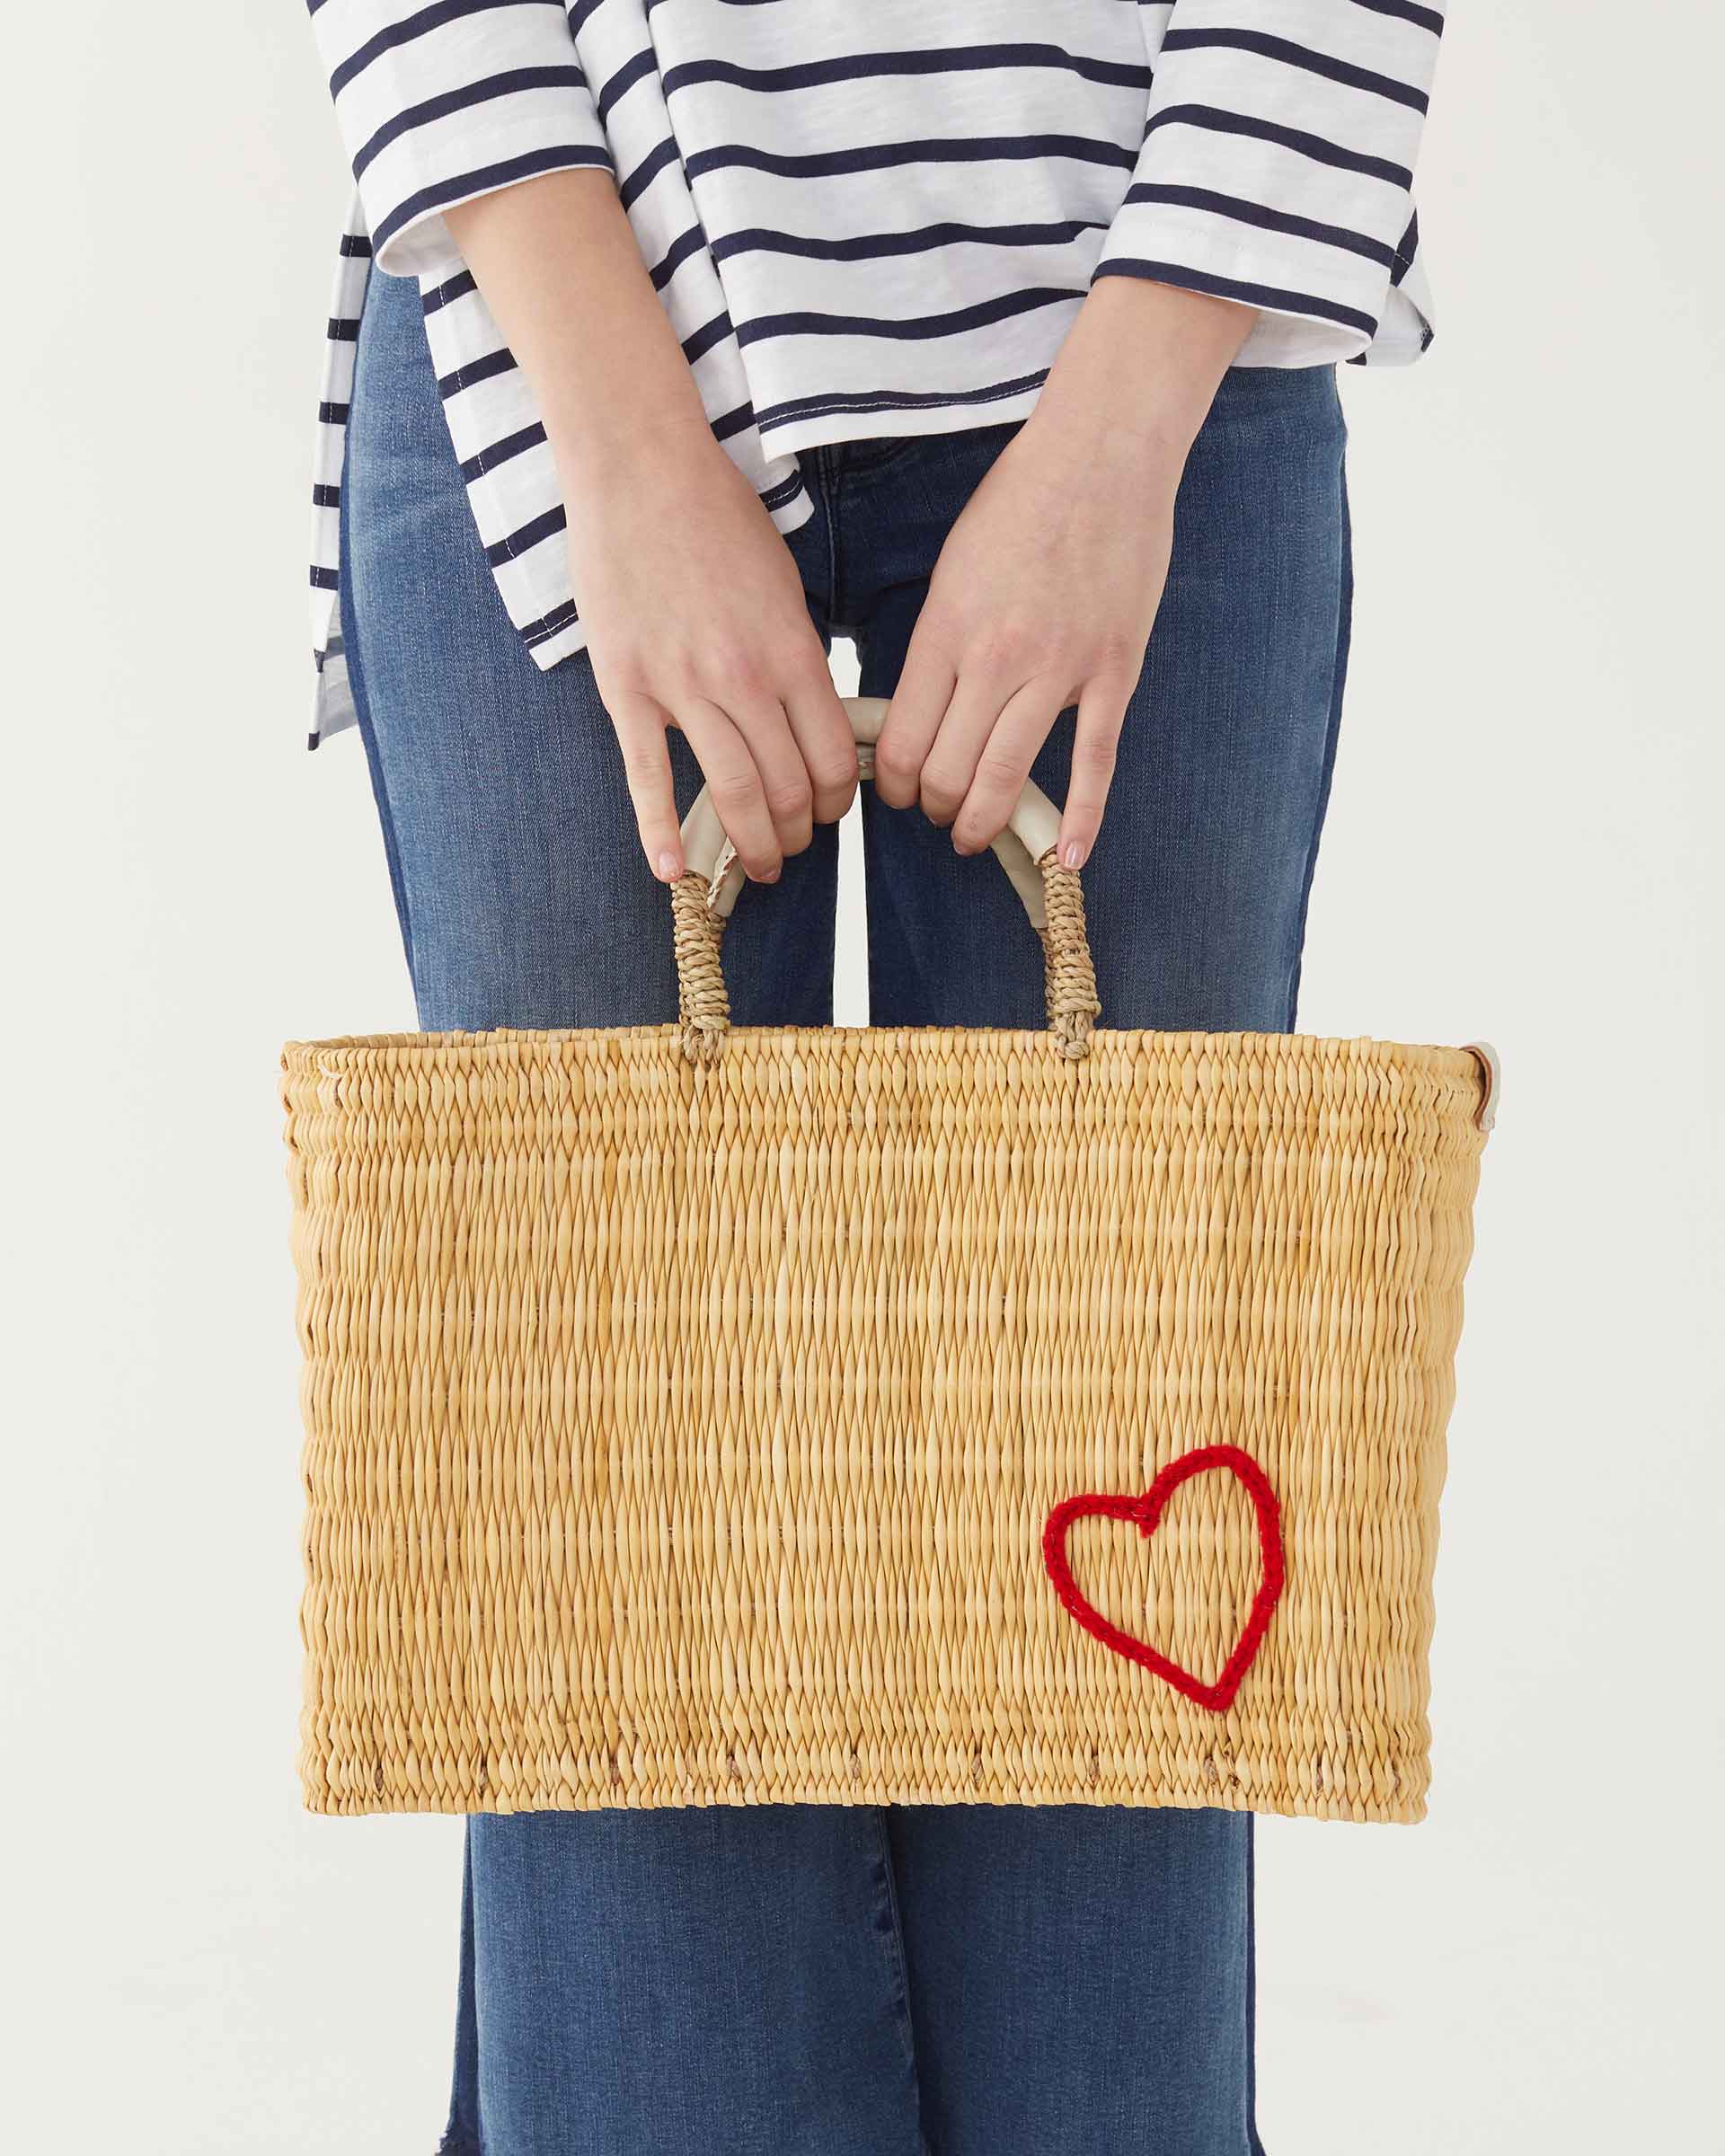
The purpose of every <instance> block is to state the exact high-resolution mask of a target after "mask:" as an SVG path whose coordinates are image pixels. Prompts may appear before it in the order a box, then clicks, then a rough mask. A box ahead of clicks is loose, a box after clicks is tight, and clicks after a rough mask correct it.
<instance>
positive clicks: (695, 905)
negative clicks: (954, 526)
mask: <svg viewBox="0 0 1725 2156" xmlns="http://www.w3.org/2000/svg"><path fill="white" fill-rule="evenodd" d="M845 712H846V714H847V716H848V717H849V719H850V721H851V728H852V731H853V732H854V735H855V737H856V746H857V765H858V769H859V771H860V773H861V774H862V777H863V778H865V779H869V778H872V777H873V775H874V745H875V743H876V742H877V741H878V740H879V739H880V729H881V728H882V726H883V725H884V724H885V722H886V716H887V704H886V702H885V700H884V698H881V697H879V696H852V697H847V698H846V699H845ZM1059 835H1060V813H1059V811H1058V809H1057V808H1056V807H1055V805H1054V803H1053V802H1052V801H1051V800H1049V799H1048V795H1047V794H1045V793H1044V792H1043V791H1042V789H1041V788H1040V787H1039V786H1038V785H1036V784H1035V783H1034V782H1031V781H1029V780H1027V781H1026V782H1025V785H1024V791H1023V792H1022V793H1021V794H1020V796H1019V798H1018V802H1017V805H1016V806H1015V807H1014V808H1013V813H1012V816H1011V817H1010V819H1009V820H1008V822H1007V825H1006V828H1005V829H1004V831H1003V832H1002V833H1001V834H1000V835H999V837H998V838H996V839H995V841H994V847H993V850H994V853H995V857H996V858H997V859H998V860H999V862H1000V863H1001V866H1002V867H1003V868H1004V870H1005V871H1006V873H1007V875H1008V876H1009V877H1010V878H1011V879H1012V883H1013V889H1014V890H1015V891H1016V892H1017V893H1018V895H1019V897H1020V899H1021V900H1022V903H1023V906H1024V911H1025V913H1026V914H1027V915H1029V916H1030V922H1031V927H1032V928H1034V929H1035V931H1036V932H1037V934H1038V936H1039V938H1040V939H1041V942H1042V949H1043V960H1044V966H1045V968H1046V977H1047V986H1048V1028H1049V1031H1050V1032H1051V1033H1052V1034H1053V1035H1054V1037H1055V1039H1056V1041H1057V1045H1058V1047H1060V1050H1061V1052H1062V1054H1064V1055H1066V1056H1074V1057H1076V1056H1084V1055H1087V1054H1088V1053H1089V1050H1090V1036H1091V1031H1092V1027H1093V1026H1094V1024H1095V1021H1096V1018H1097V1016H1098V1014H1099V1010H1100V1006H1099V1005H1098V1003H1097V1001H1096V976H1095V971H1094V968H1092V964H1091V957H1090V944H1089V941H1088V938H1087V936H1086V933H1085V930H1084V894H1083V892H1082V890H1081V888H1080V887H1079V882H1078V878H1077V875H1076V873H1075V871H1074V870H1070V869H1063V868H1061V867H1060V865H1059V864H1058V862H1057V861H1056V859H1055V853H1054V849H1055V842H1056V841H1057V838H1058V837H1059ZM683 859H684V862H685V864H686V866H685V870H684V873H683V875H682V876H681V877H679V878H678V879H677V882H676V883H674V884H673V885H672V887H671V915H672V922H673V932H674V935H675V940H676V948H677V991H678V1001H679V1006H680V1009H679V1017H680V1022H681V1024H682V1028H683V1047H684V1051H685V1053H686V1055H688V1056H690V1057H691V1058H692V1059H693V1060H695V1061H698V1062H703V1063H704V1062H711V1061H712V1060H713V1059H714V1058H715V1057H716V1056H718V1055H719V1054H720V1052H721V1050H722V1048H723V1046H724V1037H725V1034H726V1032H727V1031H728V1030H729V1029H730V1006H729V1003H728V1002H727V1000H726V996H725V985H724V974H723V971H722V968H721V964H720V958H719V950H720V943H721V939H722V937H723V934H724V927H725V923H726V921H727V920H728V919H729V918H730V911H731V908H732V907H733V906H735V905H736V903H737V898H738V894H739V892H740V891H741V889H742V888H743V885H744V883H745V882H746V881H747V878H746V876H745V873H744V870H743V864H742V862H740V861H739V859H738V858H737V852H736V848H735V847H734V846H732V844H731V843H730V839H729V837H727V835H726V834H725V828H724V826H723V825H722V824H721V822H720V820H719V812H718V810H717V809H716V808H714V807H713V805H712V798H711V796H710V795H709V793H708V791H707V789H706V788H705V787H704V786H703V788H702V789H701V791H700V792H699V793H698V794H697V795H696V796H695V800H694V806H693V807H692V808H690V810H689V813H688V814H687V816H686V817H684V819H683Z"/></svg>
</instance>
